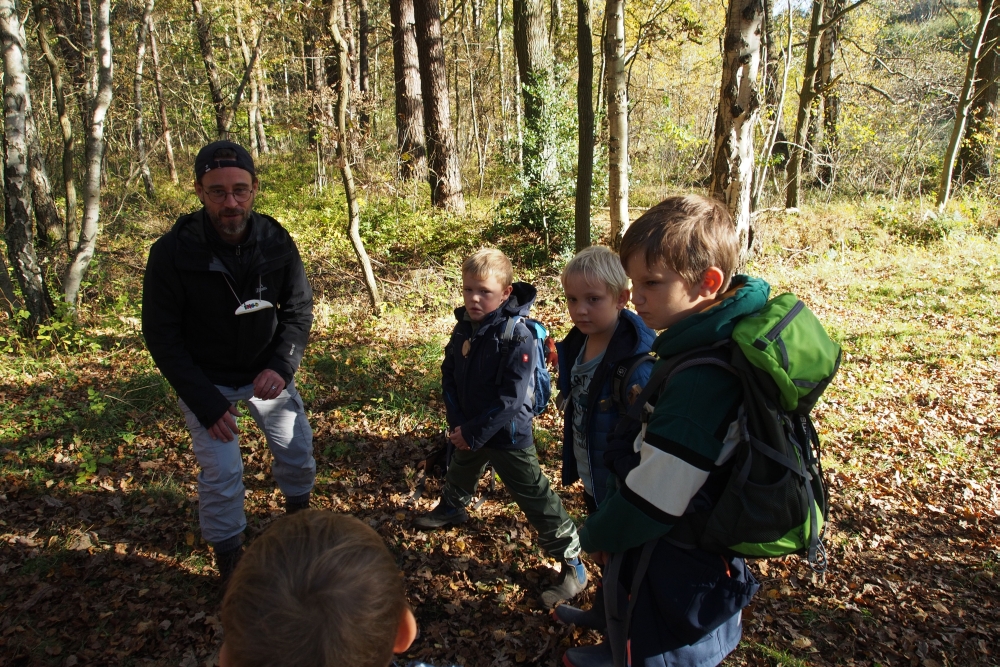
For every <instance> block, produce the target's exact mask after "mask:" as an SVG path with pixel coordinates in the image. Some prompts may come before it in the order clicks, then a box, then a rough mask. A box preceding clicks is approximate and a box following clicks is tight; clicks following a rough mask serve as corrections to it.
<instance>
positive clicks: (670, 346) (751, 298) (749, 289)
mask: <svg viewBox="0 0 1000 667" xmlns="http://www.w3.org/2000/svg"><path fill="white" fill-rule="evenodd" d="M770 294H771V286H770V285H768V284H767V283H766V282H765V281H763V280H761V279H760V278H753V277H751V276H746V275H742V274H738V275H735V276H733V282H732V286H731V287H730V288H729V291H728V292H726V295H725V298H724V299H723V300H722V301H721V302H719V303H717V304H716V305H714V306H712V307H711V308H709V309H708V310H704V311H702V312H700V313H696V314H695V315H691V316H690V317H688V318H686V319H684V320H682V321H680V322H678V323H677V324H675V325H674V326H672V327H670V328H669V329H667V330H666V331H664V332H663V333H661V334H660V335H659V336H657V337H656V340H655V341H653V352H655V353H656V355H657V356H658V357H660V358H661V359H665V358H667V357H672V356H674V355H676V354H681V353H682V352H687V351H688V350H693V349H694V348H696V347H704V346H706V345H712V344H713V343H717V342H718V341H720V340H724V339H726V338H730V337H732V335H733V328H734V327H735V326H736V323H737V322H739V321H740V320H741V319H743V318H744V317H746V316H747V315H749V314H751V313H754V312H756V311H758V310H760V309H761V308H763V307H764V304H766V303H767V299H768V296H769V295H770Z"/></svg>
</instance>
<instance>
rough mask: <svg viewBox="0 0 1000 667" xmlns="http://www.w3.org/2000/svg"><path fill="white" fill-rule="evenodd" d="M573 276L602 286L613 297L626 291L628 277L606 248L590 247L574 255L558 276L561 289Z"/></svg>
mask: <svg viewBox="0 0 1000 667" xmlns="http://www.w3.org/2000/svg"><path fill="white" fill-rule="evenodd" d="M573 275H581V276H583V279H584V280H586V281H587V282H588V283H590V284H591V285H604V286H605V287H606V288H607V289H608V291H609V292H611V294H612V295H614V296H618V295H619V294H620V293H621V291H622V290H627V289H628V276H627V275H625V269H624V268H623V267H622V263H621V260H620V259H618V257H617V256H616V255H615V253H614V251H613V250H611V248H608V247H606V246H602V245H592V246H588V247H586V248H584V249H583V250H581V251H580V252H578V253H576V254H575V255H574V256H573V259H571V260H569V262H568V263H567V264H566V268H564V269H563V272H562V275H560V276H559V280H560V281H561V282H562V286H563V289H566V279H567V278H568V277H570V276H573Z"/></svg>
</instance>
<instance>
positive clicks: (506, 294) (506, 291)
mask: <svg viewBox="0 0 1000 667" xmlns="http://www.w3.org/2000/svg"><path fill="white" fill-rule="evenodd" d="M513 291H514V286H513V285H507V287H505V288H504V290H503V300H504V301H506V300H507V299H509V298H510V295H511V292H513Z"/></svg>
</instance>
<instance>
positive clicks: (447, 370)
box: [441, 283, 537, 450]
mask: <svg viewBox="0 0 1000 667" xmlns="http://www.w3.org/2000/svg"><path fill="white" fill-rule="evenodd" d="M534 301H535V288H534V287H532V286H531V285H529V284H527V283H514V289H513V291H512V292H511V295H510V298H509V299H507V301H505V302H504V303H503V304H501V305H500V307H499V308H497V309H496V310H494V311H493V312H492V313H489V314H488V315H486V316H485V317H484V318H483V319H482V320H481V321H480V322H479V326H478V327H474V326H473V324H474V323H473V322H472V321H471V320H470V319H469V318H468V316H467V315H466V312H465V306H462V307H460V308H456V309H455V319H456V320H458V322H457V323H456V324H455V329H454V330H453V331H452V333H451V340H449V341H448V345H447V346H446V347H445V348H444V362H443V363H442V364H441V385H442V388H443V390H444V404H445V408H446V410H447V417H448V428H450V429H454V428H455V427H457V426H461V427H462V436H463V437H464V438H465V441H466V442H467V443H468V444H469V446H470V447H471V448H472V449H474V450H475V449H479V448H481V447H493V448H494V449H527V448H528V447H531V445H532V444H533V440H532V433H531V420H532V418H533V417H534V413H533V412H532V411H531V404H530V403H529V402H528V388H529V387H530V386H533V383H534V370H535V354H536V352H535V350H536V348H537V346H536V345H535V339H534V337H533V336H532V334H531V333H530V332H529V331H528V327H527V325H526V324H525V323H524V322H523V321H519V322H517V324H516V326H515V327H514V332H513V336H512V338H511V341H510V342H509V343H507V344H506V348H507V349H506V352H504V350H503V348H504V342H503V341H502V340H501V339H502V337H503V330H504V327H505V326H506V324H507V319H508V318H510V317H517V316H519V317H521V318H524V317H527V316H528V311H529V310H530V309H531V305H532V304H533V303H534ZM498 378H499V382H498Z"/></svg>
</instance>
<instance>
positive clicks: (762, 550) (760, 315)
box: [629, 294, 841, 572]
mask: <svg viewBox="0 0 1000 667" xmlns="http://www.w3.org/2000/svg"><path fill="white" fill-rule="evenodd" d="M840 353H841V350H840V346H839V345H838V344H837V343H835V342H833V341H832V340H830V337H829V336H828V335H827V333H826V331H825V330H824V329H823V325H822V324H820V322H819V320H818V319H817V318H816V316H815V315H814V314H813V313H812V311H810V310H809V309H808V308H806V306H805V304H804V303H803V302H802V301H800V300H799V299H798V298H797V297H796V296H795V295H794V294H782V295H781V296H779V297H777V298H775V299H772V300H770V301H768V302H767V304H766V305H765V306H764V307H763V308H761V309H760V310H759V311H757V312H756V313H754V314H753V315H749V316H747V317H746V318H744V319H743V320H741V321H740V322H739V323H737V325H736V328H735V330H734V331H733V336H732V339H731V340H725V341H722V342H721V343H719V344H717V345H715V346H712V347H708V348H699V349H695V350H691V351H689V352H686V353H684V354H681V355H677V356H676V357H671V358H669V359H667V360H666V362H665V363H663V364H661V365H660V366H659V367H658V368H656V369H655V370H654V372H653V376H652V377H650V379H649V383H648V384H647V385H646V389H645V390H644V391H643V393H642V394H641V395H640V396H639V398H638V399H637V400H636V401H635V404H634V405H633V409H632V410H631V411H630V412H629V415H630V416H632V417H634V418H638V419H640V420H646V419H648V418H649V416H650V414H651V412H650V410H649V409H648V408H646V407H645V406H646V403H647V402H648V401H649V399H650V397H651V396H652V395H653V394H654V393H659V390H662V388H663V387H664V386H665V385H666V383H668V382H669V381H670V379H671V378H672V377H673V376H674V375H675V374H676V373H678V372H680V371H682V370H684V369H686V368H690V367H692V366H697V365H702V364H712V365H715V366H719V367H721V368H724V369H726V370H727V371H729V372H731V373H733V374H734V375H736V376H737V377H739V378H740V381H741V383H742V384H743V392H744V401H743V414H742V415H741V419H742V420H743V424H742V425H743V438H742V439H741V442H740V443H739V445H737V447H736V450H735V452H734V453H733V455H732V458H731V459H730V460H731V462H732V467H731V470H730V473H729V478H728V480H727V481H726V484H725V487H724V489H723V491H722V493H721V495H720V497H719V500H718V502H716V504H715V505H714V506H713V507H711V508H710V509H707V510H704V511H701V512H694V513H689V514H686V515H685V516H684V518H683V520H682V521H680V522H678V524H677V525H675V526H674V528H673V529H672V530H671V531H670V533H669V535H668V538H669V539H670V540H671V541H673V542H675V543H678V544H680V545H682V546H688V545H690V546H697V547H699V548H701V549H705V550H706V551H711V552H715V553H722V554H726V555H731V556H743V557H749V558H773V557H777V556H785V555H788V554H804V555H806V556H807V557H808V559H809V563H810V565H811V566H812V567H813V569H815V570H816V571H818V572H821V571H823V570H825V569H826V551H825V549H824V547H823V543H822V541H821V536H822V534H823V528H824V525H825V523H826V520H827V512H828V505H827V491H826V485H825V483H824V481H823V471H822V467H821V464H820V448H819V438H818V436H817V435H816V429H815V428H814V427H813V423H812V420H811V419H810V418H809V412H810V411H811V410H812V408H813V406H814V405H815V404H816V401H817V400H818V399H819V397H820V395H821V394H822V393H823V391H824V390H825V389H826V387H827V386H828V385H829V384H830V381H831V380H832V379H833V376H834V375H835V374H836V372H837V368H838V367H839V365H840Z"/></svg>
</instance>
